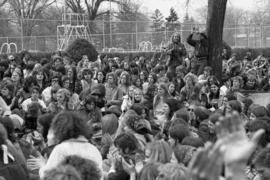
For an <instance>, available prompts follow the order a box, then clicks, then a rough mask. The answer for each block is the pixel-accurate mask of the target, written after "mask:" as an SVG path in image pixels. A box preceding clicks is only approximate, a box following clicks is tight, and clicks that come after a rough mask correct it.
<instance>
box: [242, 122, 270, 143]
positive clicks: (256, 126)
mask: <svg viewBox="0 0 270 180" xmlns="http://www.w3.org/2000/svg"><path fill="white" fill-rule="evenodd" d="M260 129H264V131H265V132H264V134H263V135H262V137H261V138H260V140H259V143H258V144H259V145H260V146H262V147H265V146H266V145H267V144H268V142H270V126H269V124H268V123H267V122H266V121H263V120H255V121H250V122H249V123H248V124H247V125H246V131H247V134H248V136H249V135H252V134H253V133H255V132H256V131H258V130H260Z"/></svg>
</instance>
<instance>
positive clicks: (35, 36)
mask: <svg viewBox="0 0 270 180" xmlns="http://www.w3.org/2000/svg"><path fill="white" fill-rule="evenodd" d="M35 51H37V36H35Z"/></svg>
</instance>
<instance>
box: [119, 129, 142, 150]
mask: <svg viewBox="0 0 270 180" xmlns="http://www.w3.org/2000/svg"><path fill="white" fill-rule="evenodd" d="M114 145H115V146H116V147H118V148H119V149H121V150H122V151H123V152H125V151H129V152H134V151H136V150H137V149H138V140H137V139H136V137H135V136H134V135H133V134H131V133H122V134H120V135H118V136H117V137H116V138H115V140H114Z"/></svg>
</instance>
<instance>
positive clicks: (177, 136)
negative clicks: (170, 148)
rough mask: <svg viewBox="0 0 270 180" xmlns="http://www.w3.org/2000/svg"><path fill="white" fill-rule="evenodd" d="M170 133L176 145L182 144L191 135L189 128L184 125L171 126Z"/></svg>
mask: <svg viewBox="0 0 270 180" xmlns="http://www.w3.org/2000/svg"><path fill="white" fill-rule="evenodd" d="M169 133H170V137H171V138H172V139H173V140H174V141H175V144H178V143H181V142H182V140H183V139H184V138H185V137H187V136H189V135H190V131H189V127H188V126H187V125H183V124H177V125H175V126H171V127H170V130H169Z"/></svg>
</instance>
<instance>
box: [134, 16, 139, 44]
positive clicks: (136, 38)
mask: <svg viewBox="0 0 270 180" xmlns="http://www.w3.org/2000/svg"><path fill="white" fill-rule="evenodd" d="M136 19H137V18H136ZM135 30H136V35H135V36H136V37H135V49H136V48H137V42H138V24H137V21H136V28H135Z"/></svg>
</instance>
